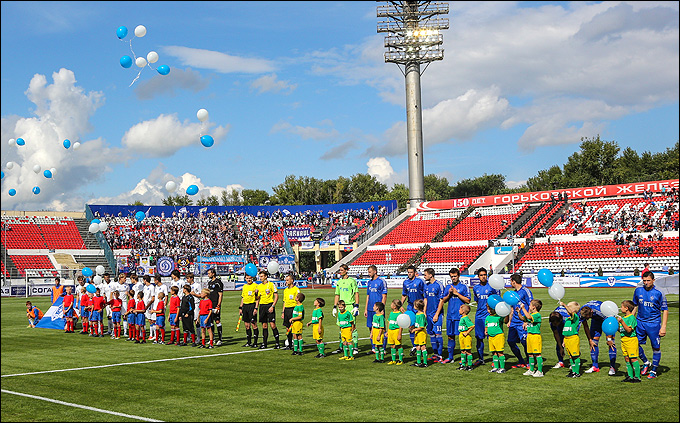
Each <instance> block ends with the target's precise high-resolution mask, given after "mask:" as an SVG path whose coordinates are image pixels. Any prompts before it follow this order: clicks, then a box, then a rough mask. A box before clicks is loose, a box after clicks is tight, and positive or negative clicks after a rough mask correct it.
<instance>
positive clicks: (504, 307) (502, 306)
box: [494, 301, 512, 317]
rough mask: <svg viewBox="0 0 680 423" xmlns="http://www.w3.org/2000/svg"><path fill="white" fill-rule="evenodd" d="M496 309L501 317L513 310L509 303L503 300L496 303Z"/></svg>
mask: <svg viewBox="0 0 680 423" xmlns="http://www.w3.org/2000/svg"><path fill="white" fill-rule="evenodd" d="M494 310H496V314H497V315H499V316H501V317H505V316H507V315H509V314H510V312H511V311H512V308H511V307H510V305H509V304H508V303H506V302H505V301H503V302H500V303H498V304H496V307H495V308H494Z"/></svg>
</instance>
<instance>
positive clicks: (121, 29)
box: [116, 26, 128, 40]
mask: <svg viewBox="0 0 680 423" xmlns="http://www.w3.org/2000/svg"><path fill="white" fill-rule="evenodd" d="M127 34H128V29H127V28H126V27H124V26H119V27H118V29H117V30H116V35H117V36H118V38H119V39H121V40H122V39H123V38H125V37H127Z"/></svg>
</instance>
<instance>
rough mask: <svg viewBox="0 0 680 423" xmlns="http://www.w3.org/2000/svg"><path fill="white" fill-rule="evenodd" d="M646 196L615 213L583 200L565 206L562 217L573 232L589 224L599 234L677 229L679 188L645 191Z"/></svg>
mask: <svg viewBox="0 0 680 423" xmlns="http://www.w3.org/2000/svg"><path fill="white" fill-rule="evenodd" d="M643 199H644V201H641V202H639V203H638V204H636V205H633V206H632V207H630V208H621V209H620V210H618V211H617V212H616V213H614V212H612V211H611V210H609V209H607V208H605V207H600V206H598V205H597V204H595V205H593V204H589V203H588V202H587V201H585V200H584V201H582V202H580V207H576V205H575V204H572V205H571V206H570V207H569V209H568V210H565V212H564V213H563V214H562V216H561V221H562V222H568V224H569V225H570V226H571V228H572V234H573V235H578V234H579V233H582V232H586V228H587V227H589V228H591V229H592V232H593V233H594V234H596V235H607V234H611V233H617V235H618V234H621V233H638V232H659V233H660V232H663V231H671V230H678V191H677V189H675V188H673V189H672V190H668V191H666V192H664V193H663V194H662V195H660V196H658V195H657V196H656V197H654V196H653V194H652V193H648V192H646V191H645V193H644V195H643ZM659 211H661V213H658V212H659Z"/></svg>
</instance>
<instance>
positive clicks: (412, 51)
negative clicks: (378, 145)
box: [378, 1, 449, 207]
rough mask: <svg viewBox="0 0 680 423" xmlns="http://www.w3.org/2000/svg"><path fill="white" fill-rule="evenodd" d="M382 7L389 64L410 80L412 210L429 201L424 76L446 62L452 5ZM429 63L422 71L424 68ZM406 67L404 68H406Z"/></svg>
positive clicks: (408, 127) (390, 4) (380, 29)
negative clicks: (446, 35)
mask: <svg viewBox="0 0 680 423" xmlns="http://www.w3.org/2000/svg"><path fill="white" fill-rule="evenodd" d="M379 3H386V4H384V5H379V6H378V18H387V19H386V20H381V21H378V32H387V33H388V34H387V35H386V36H385V48H386V49H387V51H386V52H385V62H386V63H396V64H397V65H399V70H401V73H402V74H404V77H405V78H406V140H407V144H408V189H409V202H410V205H411V207H416V206H417V205H418V203H420V202H422V201H425V183H424V179H425V174H424V170H423V114H422V108H421V101H420V75H421V73H422V72H425V69H427V66H429V64H430V63H431V62H434V61H435V60H442V59H444V49H443V48H442V44H443V43H444V37H443V36H442V35H441V34H440V33H439V31H440V30H443V29H448V28H449V20H448V18H442V17H440V15H446V14H448V13H449V5H448V3H440V2H436V3H435V2H429V1H386V2H379ZM423 63H426V64H427V65H426V66H425V69H423V71H422V72H421V70H420V65H421V64H423ZM402 66H403V69H402Z"/></svg>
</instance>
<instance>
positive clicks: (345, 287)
mask: <svg viewBox="0 0 680 423" xmlns="http://www.w3.org/2000/svg"><path fill="white" fill-rule="evenodd" d="M348 271H349V266H347V265H346V264H342V265H340V269H339V270H338V273H340V279H339V280H338V283H337V284H336V285H335V301H334V303H333V317H336V316H337V314H338V301H340V300H342V301H344V302H345V304H347V305H349V304H352V315H354V317H356V316H358V315H359V287H358V286H357V280H356V279H354V278H350V277H349V276H348V275H347V272H348ZM348 308H349V307H348ZM338 335H339V338H340V347H339V348H338V349H337V350H335V353H341V352H342V335H341V334H338ZM352 344H353V345H354V351H353V353H354V355H356V354H358V353H359V335H358V333H357V330H356V325H355V327H354V330H353V331H352Z"/></svg>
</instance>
